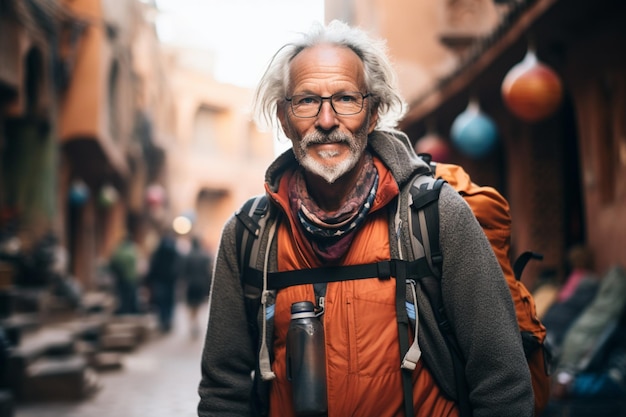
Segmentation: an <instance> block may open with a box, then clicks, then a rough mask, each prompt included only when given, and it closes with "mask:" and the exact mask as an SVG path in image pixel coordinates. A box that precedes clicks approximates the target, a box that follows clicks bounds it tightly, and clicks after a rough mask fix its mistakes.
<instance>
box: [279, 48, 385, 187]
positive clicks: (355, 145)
mask: <svg viewBox="0 0 626 417" xmlns="http://www.w3.org/2000/svg"><path fill="white" fill-rule="evenodd" d="M290 80H291V83H290V86H289V91H288V96H289V97H291V96H293V95H297V94H315V95H318V96H322V97H329V96H331V95H333V94H335V93H338V92H350V91H359V92H361V93H363V94H367V91H366V89H365V79H364V74H363V63H362V62H361V59H360V58H359V57H358V56H357V55H356V54H355V53H354V52H353V51H352V50H350V49H349V48H345V47H340V46H334V45H318V46H315V47H312V48H307V49H305V50H303V51H302V52H300V53H299V54H298V55H297V56H296V57H295V58H294V59H293V60H292V61H291V66H290ZM370 101H371V98H366V99H365V101H364V104H363V110H362V111H361V112H360V113H357V114H353V115H349V116H344V115H338V114H337V113H335V111H334V110H333V108H332V107H331V105H330V102H329V100H324V101H323V103H322V107H321V109H320V112H319V114H318V115H317V116H316V117H311V118H299V117H296V116H294V114H293V112H292V109H291V105H290V103H289V102H287V101H283V102H281V103H279V104H278V106H277V115H278V118H279V120H280V122H281V125H282V127H283V130H284V132H285V134H286V135H287V137H288V138H289V139H290V140H291V142H292V144H293V150H294V154H295V156H296V158H297V159H298V162H299V163H300V164H301V165H302V166H303V167H304V169H305V170H307V171H309V172H310V173H313V174H315V175H318V176H320V177H322V178H323V179H324V180H326V182H328V183H329V184H332V183H333V182H335V180H337V178H339V177H341V176H343V175H345V174H346V173H348V172H350V171H351V170H352V169H353V168H354V167H355V166H356V165H357V163H358V162H359V161H360V159H361V157H362V156H363V152H364V150H365V147H366V146H367V136H368V134H369V133H371V132H372V130H374V127H375V126H376V121H377V119H378V115H377V112H376V109H375V108H373V106H371V105H370Z"/></svg>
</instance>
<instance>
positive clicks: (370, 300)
mask: <svg viewBox="0 0 626 417" xmlns="http://www.w3.org/2000/svg"><path fill="white" fill-rule="evenodd" d="M375 164H376V167H377V169H378V172H379V175H380V180H379V189H378V193H377V196H376V199H375V202H374V205H373V207H372V210H371V211H370V214H369V215H368V220H367V221H366V223H365V224H364V225H363V226H362V227H361V228H360V229H359V231H358V232H357V235H356V236H355V238H354V241H353V243H352V245H351V246H350V249H349V252H348V253H347V255H346V257H345V260H344V264H345V265H354V264H361V263H370V262H377V261H382V260H388V259H390V252H389V235H388V224H387V211H386V209H385V207H386V205H387V204H388V203H389V202H390V201H391V200H392V199H393V198H394V197H395V196H396V195H397V194H398V187H397V184H396V182H395V181H394V180H393V178H392V177H391V174H390V173H389V171H388V170H387V169H386V168H385V167H384V165H383V164H382V163H380V162H379V161H378V160H376V159H375ZM286 177H288V175H285V178H283V179H282V181H281V187H280V190H279V192H278V193H277V194H275V195H274V197H275V198H276V200H277V201H278V202H279V203H280V204H281V205H282V206H283V209H284V211H285V212H286V213H288V217H289V224H286V222H283V223H282V224H281V225H280V227H279V230H278V234H277V238H278V268H279V270H282V271H284V270H293V269H302V268H307V267H316V266H321V265H319V262H318V261H317V259H316V258H315V256H314V255H313V252H312V249H311V247H310V245H309V243H308V242H307V240H306V239H305V238H304V236H303V235H302V234H301V232H300V228H299V227H297V226H296V225H295V223H294V219H293V218H291V216H289V213H290V211H289V208H288V199H287V194H286V193H287V190H286V187H285V184H286V183H287V181H288V178H286ZM293 231H295V232H293ZM304 300H310V301H315V295H314V292H313V286H312V285H298V286H294V287H289V288H286V289H283V290H281V291H280V292H279V293H278V295H277V298H276V306H275V318H274V326H275V328H274V354H275V361H274V364H273V370H274V372H275V373H276V379H275V380H274V381H273V382H272V388H271V394H270V416H271V417H291V416H293V415H294V414H293V408H292V404H291V385H290V382H289V381H287V378H286V366H285V341H286V335H287V328H288V326H289V321H290V307H291V304H292V303H294V302H297V301H304ZM325 301H326V304H325V314H324V319H323V320H324V330H325V337H326V358H327V363H326V373H327V387H328V416H329V417H343V416H377V417H400V416H403V415H404V410H403V393H402V380H401V369H400V363H401V361H400V353H399V344H398V327H397V322H396V311H395V280H394V279H390V280H380V279H378V278H371V279H362V280H352V281H342V282H333V283H329V284H328V286H327V291H326V300H325ZM411 337H412V335H411ZM413 381H414V394H413V402H414V405H415V415H416V416H420V417H422V416H423V417H439V416H457V415H458V413H457V409H456V406H455V404H454V403H453V402H451V401H449V400H447V399H446V398H444V397H443V395H442V393H441V392H440V390H439V388H438V387H437V385H436V384H435V382H434V380H433V377H432V376H431V374H430V372H429V371H428V370H427V369H426V368H425V367H424V365H423V362H422V360H420V361H419V363H418V366H417V368H416V369H415V371H414V373H413Z"/></svg>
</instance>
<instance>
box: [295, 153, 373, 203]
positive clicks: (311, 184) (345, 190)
mask: <svg viewBox="0 0 626 417" xmlns="http://www.w3.org/2000/svg"><path fill="white" fill-rule="evenodd" d="M364 163H365V160H364V158H361V159H360V160H359V162H358V163H357V164H356V165H355V166H354V168H352V169H351V170H350V171H348V172H347V173H345V174H344V175H342V176H341V177H339V178H337V180H336V181H335V182H333V183H332V184H329V183H328V182H326V180H325V179H323V178H322V177H320V176H317V175H315V174H312V173H310V172H308V171H304V179H305V181H306V186H307V189H308V191H309V194H310V195H311V197H312V198H313V200H315V202H316V203H317V205H318V206H319V208H321V209H322V210H324V211H328V212H330V211H336V210H338V209H339V208H341V207H342V206H343V205H344V204H345V203H346V201H347V199H348V197H349V196H350V193H351V191H352V190H353V189H354V187H355V185H356V183H357V181H358V179H359V175H360V173H361V168H362V167H363V164H364Z"/></svg>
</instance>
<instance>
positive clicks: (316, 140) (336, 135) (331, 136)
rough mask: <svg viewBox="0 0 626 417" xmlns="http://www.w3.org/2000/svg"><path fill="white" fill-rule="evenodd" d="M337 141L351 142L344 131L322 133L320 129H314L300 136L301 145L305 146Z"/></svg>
mask: <svg viewBox="0 0 626 417" xmlns="http://www.w3.org/2000/svg"><path fill="white" fill-rule="evenodd" d="M337 142H345V143H351V142H352V138H351V137H350V136H349V135H346V134H345V133H342V132H339V131H333V132H330V133H328V134H326V133H322V132H320V131H315V132H313V133H309V134H308V135H306V136H304V137H303V138H302V141H301V144H302V146H303V147H306V146H309V145H320V144H324V143H337Z"/></svg>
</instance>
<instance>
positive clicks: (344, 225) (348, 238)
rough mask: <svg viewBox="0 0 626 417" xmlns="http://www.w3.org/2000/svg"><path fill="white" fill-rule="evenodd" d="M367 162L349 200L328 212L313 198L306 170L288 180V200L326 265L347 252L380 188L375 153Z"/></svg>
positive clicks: (367, 155)
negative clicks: (305, 176)
mask: <svg viewBox="0 0 626 417" xmlns="http://www.w3.org/2000/svg"><path fill="white" fill-rule="evenodd" d="M364 157H365V164H363V167H362V168H361V172H360V173H359V177H358V181H357V183H356V184H355V187H354V188H353V189H352V192H351V193H350V195H349V196H348V199H347V201H346V203H345V204H344V205H343V206H342V207H341V208H340V209H339V210H336V211H332V212H326V211H324V210H322V209H321V208H320V207H319V206H318V205H317V204H316V203H315V201H313V199H312V198H311V196H310V195H309V192H308V190H307V188H306V182H305V180H304V175H303V171H302V170H301V169H299V170H297V171H296V172H295V174H294V175H293V176H292V177H291V179H290V182H289V201H290V206H291V211H292V213H293V215H294V216H295V217H296V218H297V219H298V220H299V221H300V225H301V226H302V229H303V230H304V232H305V234H306V236H307V237H309V239H310V242H311V246H312V247H313V250H314V251H315V253H316V254H317V256H318V257H319V259H320V260H321V261H322V263H323V264H325V265H328V264H334V263H337V262H338V261H339V260H340V259H341V258H342V257H343V255H345V253H346V251H347V250H348V247H349V246H350V243H351V242H352V239H353V238H354V234H355V233H354V232H355V231H356V229H357V228H358V227H359V226H360V225H361V224H363V222H364V221H365V217H366V216H367V213H369V211H370V209H371V207H372V203H373V202H374V198H375V197H376V191H377V190H378V171H377V170H376V167H375V166H374V162H373V161H372V156H371V155H370V154H369V153H365V155H364Z"/></svg>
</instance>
